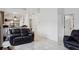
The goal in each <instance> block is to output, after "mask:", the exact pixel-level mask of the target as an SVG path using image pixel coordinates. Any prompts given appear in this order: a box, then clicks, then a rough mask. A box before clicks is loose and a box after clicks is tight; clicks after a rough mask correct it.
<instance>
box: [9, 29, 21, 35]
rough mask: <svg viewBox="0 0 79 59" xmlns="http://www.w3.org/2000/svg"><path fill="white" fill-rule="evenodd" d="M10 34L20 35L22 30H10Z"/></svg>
mask: <svg viewBox="0 0 79 59" xmlns="http://www.w3.org/2000/svg"><path fill="white" fill-rule="evenodd" d="M9 31H10V34H20V33H21V30H20V29H10V30H9Z"/></svg>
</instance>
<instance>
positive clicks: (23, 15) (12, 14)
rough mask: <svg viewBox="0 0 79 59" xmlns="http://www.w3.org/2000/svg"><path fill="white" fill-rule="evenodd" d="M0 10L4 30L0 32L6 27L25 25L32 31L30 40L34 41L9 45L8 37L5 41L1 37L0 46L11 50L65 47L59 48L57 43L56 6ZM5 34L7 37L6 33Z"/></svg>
mask: <svg viewBox="0 0 79 59" xmlns="http://www.w3.org/2000/svg"><path fill="white" fill-rule="evenodd" d="M0 11H2V14H3V16H2V17H3V19H4V21H3V23H2V25H1V26H3V27H4V28H5V30H4V31H3V28H2V30H1V32H4V33H6V32H5V31H9V30H8V29H11V28H21V27H22V26H25V27H27V28H29V29H30V31H32V32H33V33H34V39H33V40H32V41H33V42H34V43H33V42H32V43H28V44H18V46H17V44H15V46H14V45H13V46H12V45H11V46H10V42H9V40H10V39H9V40H8V41H7V38H6V39H4V38H3V37H2V40H1V48H3V47H4V49H7V48H6V47H8V48H12V50H13V49H15V50H28V49H30V50H32V49H33V50H35V49H36V50H39V49H44V50H48V49H51V50H52V49H53V50H55V49H56V50H58V49H65V48H63V47H61V48H60V47H59V45H58V37H57V16H58V15H57V12H58V9H57V8H0ZM3 19H2V20H3ZM6 25H8V26H6ZM7 27H8V29H7ZM18 31H19V30H18ZM21 31H22V30H21ZM53 33H54V34H53ZM22 34H23V33H22ZM1 35H2V34H1ZM9 35H10V34H9ZM2 36H3V35H2ZM5 36H7V37H8V34H6V35H5ZM3 40H6V41H7V42H6V41H4V43H3ZM11 42H12V39H11ZM21 42H22V41H21ZM55 46H56V47H55ZM22 47H23V48H22Z"/></svg>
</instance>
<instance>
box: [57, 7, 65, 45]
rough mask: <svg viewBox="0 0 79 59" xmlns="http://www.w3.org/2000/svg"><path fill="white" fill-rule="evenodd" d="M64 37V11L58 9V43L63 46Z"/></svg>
mask: <svg viewBox="0 0 79 59" xmlns="http://www.w3.org/2000/svg"><path fill="white" fill-rule="evenodd" d="M63 37H64V9H63V8H59V9H58V43H59V44H63Z"/></svg>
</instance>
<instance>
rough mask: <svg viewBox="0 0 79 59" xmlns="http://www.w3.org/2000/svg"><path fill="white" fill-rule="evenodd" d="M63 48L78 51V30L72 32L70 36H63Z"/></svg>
mask: <svg viewBox="0 0 79 59" xmlns="http://www.w3.org/2000/svg"><path fill="white" fill-rule="evenodd" d="M63 42H64V46H65V47H66V48H68V49H70V50H79V30H73V31H72V32H71V35H70V36H64V40H63Z"/></svg>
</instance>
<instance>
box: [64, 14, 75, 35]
mask: <svg viewBox="0 0 79 59" xmlns="http://www.w3.org/2000/svg"><path fill="white" fill-rule="evenodd" d="M66 15H70V16H73V29H74V14H64V35H65V16H66Z"/></svg>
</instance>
